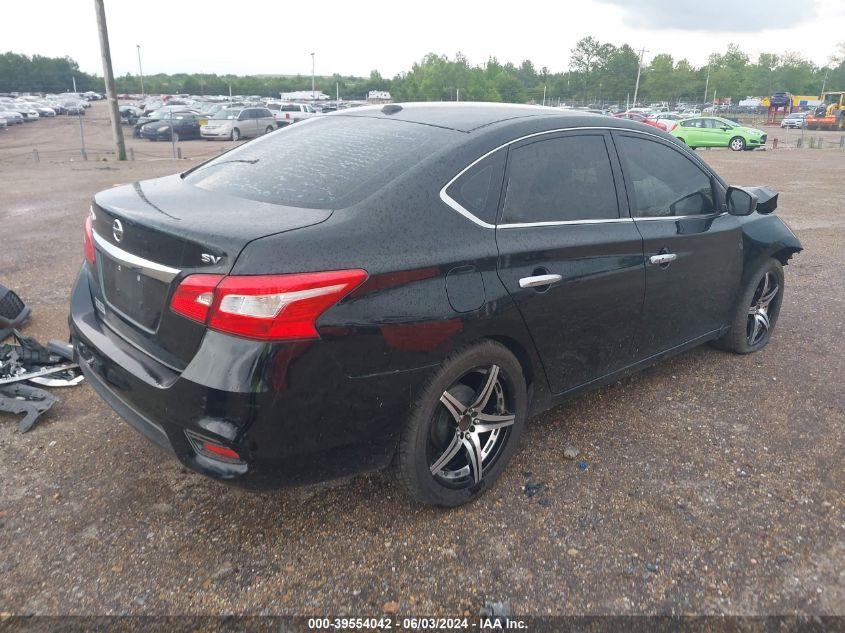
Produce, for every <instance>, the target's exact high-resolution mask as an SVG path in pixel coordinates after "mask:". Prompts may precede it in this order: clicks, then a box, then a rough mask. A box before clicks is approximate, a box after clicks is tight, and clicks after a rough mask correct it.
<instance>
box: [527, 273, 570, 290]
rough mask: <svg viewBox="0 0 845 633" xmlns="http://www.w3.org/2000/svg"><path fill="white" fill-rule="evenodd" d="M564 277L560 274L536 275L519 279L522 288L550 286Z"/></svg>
mask: <svg viewBox="0 0 845 633" xmlns="http://www.w3.org/2000/svg"><path fill="white" fill-rule="evenodd" d="M561 279H563V277H561V276H560V275H535V276H533V277H523V278H522V279H520V280H519V287H520V288H537V287H538V286H549V285H551V284H554V283H557V282H559V281H560V280H561Z"/></svg>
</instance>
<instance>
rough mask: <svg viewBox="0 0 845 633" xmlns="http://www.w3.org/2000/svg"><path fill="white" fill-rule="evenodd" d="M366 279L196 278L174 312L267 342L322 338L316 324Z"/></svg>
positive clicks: (359, 275) (337, 274)
mask: <svg viewBox="0 0 845 633" xmlns="http://www.w3.org/2000/svg"><path fill="white" fill-rule="evenodd" d="M366 278H367V271H365V270H335V271H329V272H319V273H297V274H289V275H256V276H230V277H221V276H220V275H191V276H189V277H187V278H185V280H184V281H183V282H182V283H181V284H180V285H179V288H177V290H176V292H175V293H174V295H173V300H172V301H171V306H170V307H171V309H172V310H173V311H174V312H176V313H178V314H181V315H183V316H186V317H188V318H190V319H193V320H195V321H200V322H205V323H207V325H208V327H210V328H211V329H213V330H219V331H221V332H226V333H229V334H236V335H238V336H245V337H248V338H256V339H262V340H292V339H309V338H318V337H319V335H318V333H317V319H318V318H319V317H320V315H321V314H323V313H324V312H325V311H326V310H328V309H329V308H330V307H332V306H333V305H335V304H336V303H337V302H338V301H340V300H341V299H342V298H343V297H345V296H346V295H347V294H349V293H350V292H351V291H352V290H354V289H355V288H356V287H357V286H358V285H359V284H360V283H361V282H363V281H364V279H366Z"/></svg>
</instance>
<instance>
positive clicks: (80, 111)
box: [62, 101, 85, 116]
mask: <svg viewBox="0 0 845 633" xmlns="http://www.w3.org/2000/svg"><path fill="white" fill-rule="evenodd" d="M62 107H63V108H64V110H65V114H67V115H71V114H72V115H74V116H76V115H82V116H85V105H84V103H83V102H81V101H62Z"/></svg>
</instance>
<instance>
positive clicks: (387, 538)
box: [0, 105, 845, 615]
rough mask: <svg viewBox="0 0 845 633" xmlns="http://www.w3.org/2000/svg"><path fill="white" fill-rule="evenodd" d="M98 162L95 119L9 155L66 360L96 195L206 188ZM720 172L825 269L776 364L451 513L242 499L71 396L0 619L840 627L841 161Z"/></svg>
mask: <svg viewBox="0 0 845 633" xmlns="http://www.w3.org/2000/svg"><path fill="white" fill-rule="evenodd" d="M92 110H93V112H91V113H90V114H89V116H87V117H86V120H85V124H86V127H85V134H86V141H87V143H88V144H89V147H93V148H101V150H98V151H104V150H106V149H107V148H108V144H109V131H108V127H107V125H106V122H105V119H104V118H103V113H104V108H103V107H102V105H100V106H96V107H95V108H94V109H92ZM19 127H23V126H19ZM793 134H794V132H793ZM816 135H818V133H816ZM78 140H79V126H78V122H77V121H76V119H74V118H62V119H57V120H48V121H41V122H38V123H34V124H32V125H26V126H25V128H24V129H14V130H11V131H9V132H6V133H0V191H2V195H0V221H2V231H0V281H2V282H3V283H4V284H7V285H9V286H11V287H13V288H14V289H16V290H17V291H18V292H19V293H20V294H21V295H22V296H23V297H24V298H25V299H26V300H27V302H28V303H29V305H30V306H31V307H32V309H33V319H32V321H31V322H30V323H29V325H28V326H27V327H26V332H27V333H28V334H31V335H34V336H36V337H38V338H40V339H42V340H46V339H48V338H56V337H64V336H65V335H66V332H67V326H66V312H67V298H68V294H69V291H70V287H71V284H72V281H73V278H74V276H75V274H76V271H77V269H78V267H79V264H80V261H81V260H82V221H83V218H84V216H85V213H86V212H87V209H88V204H89V200H90V198H91V196H92V194H93V193H95V192H96V191H97V190H99V189H103V188H106V187H110V186H111V185H113V184H115V183H121V182H127V181H132V180H136V179H141V178H147V177H152V176H157V175H163V174H168V173H172V172H175V171H177V170H180V169H183V168H185V167H186V166H187V165H189V164H194V163H193V162H191V161H188V160H183V161H181V162H179V161H173V160H169V159H167V158H166V157H168V156H169V155H170V149H171V148H170V145H169V144H164V143H150V142H147V141H131V142H130V145H131V146H133V147H134V148H135V150H136V158H138V159H141V158H145V159H149V158H151V157H152V156H157V157H159V159H158V160H137V161H136V162H134V163H121V164H117V163H116V162H115V161H114V160H113V157H108V156H107V155H105V154H103V155H105V156H106V157H107V158H108V160H107V161H105V162H103V161H99V162H98V161H95V160H89V161H88V162H81V161H80V160H79V158H80V156H79V154H78V147H79V145H78ZM180 145H181V147H182V151H183V155H185V156H188V157H191V158H198V157H200V156H204V155H211V154H213V153H214V152H216V151H219V149H220V148H221V147H223V146H229V145H230V144H229V143H206V142H203V141H190V142H183V143H181V144H180ZM34 147H37V148H38V149H39V150H40V155H41V162H40V163H39V164H34V163H33V162H32V159H31V151H32V149H33V148H34ZM94 153H95V154H96V152H94ZM702 155H703V156H704V157H705V158H706V159H707V160H708V161H709V162H710V163H711V164H713V165H714V166H715V167H716V168H717V169H718V170H719V172H720V173H721V174H722V175H723V176H724V177H725V178H726V179H727V180H729V181H731V182H734V183H741V184H762V183H765V184H769V185H771V186H773V187H774V188H776V189H778V190H779V191H780V192H781V197H780V205H781V206H780V209H779V210H778V213H779V214H780V215H781V217H783V218H784V219H785V220H786V221H787V222H789V224H790V225H791V226H792V227H793V229H795V231H796V233H797V234H798V236H799V237H800V238H801V240H802V242H803V244H804V246H805V248H806V250H805V252H804V253H802V254H801V255H799V256H798V257H797V258H795V259H794V260H793V262H791V263H790V264H789V266H788V267H787V268H786V279H787V291H786V298H785V302H784V306H783V310H782V312H781V316H780V321H779V323H778V327H777V331H776V335H775V337H774V339H773V341H772V343H771V344H770V345H769V346H768V347H767V348H766V349H765V350H764V351H763V352H761V353H758V354H755V355H751V356H747V357H739V356H734V355H729V354H726V353H722V352H718V351H715V350H712V349H710V348H700V349H697V350H694V351H692V352H689V353H687V354H684V355H682V356H680V357H677V358H675V359H673V360H671V361H669V362H665V363H663V364H662V365H660V366H657V367H654V368H652V369H649V370H646V371H644V372H641V373H640V374H638V375H636V376H634V377H631V378H628V379H625V380H623V381H621V382H620V383H617V384H615V385H613V386H611V387H608V388H605V389H601V390H599V391H595V392H593V393H591V394H588V395H586V396H583V397H580V398H578V399H576V400H574V401H572V402H570V403H569V404H567V405H565V406H562V407H559V408H557V409H554V410H552V411H549V412H547V413H546V414H544V415H542V416H540V417H539V418H538V419H536V420H534V421H533V423H532V424H531V425H530V426H529V429H528V431H527V433H526V436H525V441H524V444H523V446H522V449H521V451H520V452H519V453H518V455H517V456H516V458H515V460H514V463H513V464H512V465H511V466H510V467H509V469H508V470H507V471H506V473H505V474H504V476H503V477H502V478H501V480H500V481H499V483H498V484H497V485H496V487H495V488H494V489H493V490H492V491H491V492H490V493H488V494H487V495H486V496H484V497H483V498H482V499H481V500H479V501H478V502H477V503H474V504H472V505H471V506H469V507H464V508H460V509H457V510H452V511H442V510H435V509H429V508H421V507H417V506H414V505H412V504H411V503H409V502H408V501H406V500H405V498H404V497H403V496H402V495H401V494H400V491H399V490H398V489H397V488H396V487H395V486H394V485H393V483H391V482H390V481H389V479H388V478H387V477H386V476H383V475H381V474H373V475H369V476H363V477H356V478H352V479H346V480H341V481H336V482H331V483H328V484H322V485H318V486H313V487H308V488H299V489H289V490H281V491H277V492H272V493H263V494H253V493H247V492H243V491H240V490H238V489H235V488H231V487H227V486H225V485H223V484H220V483H217V482H214V481H211V480H208V479H206V478H203V477H201V476H199V475H195V474H192V473H189V472H187V471H186V470H184V469H183V468H182V467H181V466H180V465H179V464H178V463H176V462H175V461H174V460H172V459H171V458H169V457H167V456H166V455H164V454H163V453H162V452H160V451H159V450H158V449H157V448H156V447H154V446H153V445H152V444H150V443H149V442H147V441H146V440H145V439H143V438H142V437H141V436H140V435H138V434H137V433H136V432H135V431H133V430H132V429H131V428H130V427H129V426H128V425H126V424H125V423H123V422H122V421H121V420H119V419H118V417H117V416H116V415H115V414H114V413H112V412H111V410H110V409H109V408H108V407H106V406H105V405H104V404H103V403H102V402H101V401H100V400H99V398H97V397H96V396H95V395H94V393H93V391H92V390H91V389H90V388H89V387H88V386H87V385H84V384H83V385H82V386H80V387H78V388H75V389H71V390H67V391H62V392H59V393H58V395H60V396H61V397H62V402H61V403H60V404H58V405H57V406H56V407H55V408H54V409H53V411H52V412H50V414H49V415H48V416H47V417H46V418H45V419H43V420H42V421H41V422H40V423H39V424H38V425H37V426H36V427H35V428H34V429H33V430H32V431H31V432H30V433H28V434H26V435H21V434H19V433H18V432H17V430H16V424H15V420H14V419H13V418H12V416H10V415H6V414H0V455H2V460H0V543H2V545H0V551H2V555H0V577H2V578H3V581H2V583H0V612H6V613H18V614H30V613H37V614H117V613H132V614H200V613H201V614H206V613H253V614H257V613H280V614H315V615H322V614H326V613H331V614H338V613H347V614H355V615H368V614H369V615H375V614H379V613H382V610H383V609H384V608H385V604H386V603H388V602H397V603H399V610H400V613H402V614H407V613H414V614H461V613H464V612H467V613H468V614H472V615H476V614H477V613H478V610H479V608H480V607H481V606H483V605H484V603H486V602H491V601H509V602H511V603H512V605H513V609H514V611H515V612H516V613H519V614H542V613H554V614H564V613H565V614H601V613H621V614H642V613H687V614H688V613H708V614H722V613H731V614H785V613H804V614H845V468H843V464H844V463H845V450H843V446H845V389H843V385H842V376H843V374H844V373H845V317H843V315H845V292H843V287H845V216H844V215H843V209H845V151H841V150H838V149H825V150H808V149H807V150H778V151H766V152H762V151H760V152H753V153H732V152H729V151H727V150H725V151H721V150H711V151H705V152H702ZM71 158H74V159H75V160H74V161H73V162H71V160H70V159H71ZM569 444H572V445H575V446H577V447H579V448H580V449H581V450H582V451H583V454H584V455H583V460H584V461H585V462H586V463H587V464H588V468H587V469H586V470H580V469H579V468H578V466H577V464H576V462H573V461H567V460H565V459H564V457H563V447H564V446H566V445H569ZM528 482H542V483H543V484H544V485H545V487H544V488H542V489H541V491H540V492H539V493H538V494H537V495H535V496H533V497H529V496H527V495H526V494H525V492H524V487H525V485H526V483H528Z"/></svg>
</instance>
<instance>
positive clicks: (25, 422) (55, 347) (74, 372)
mask: <svg viewBox="0 0 845 633" xmlns="http://www.w3.org/2000/svg"><path fill="white" fill-rule="evenodd" d="M4 291H5V293H4ZM10 294H11V295H14V297H13V299H15V300H16V301H12V300H11V299H9V297H10ZM4 301H5V304H4V303H3V302H4ZM18 302H19V303H20V305H21V306H22V305H23V302H22V301H20V299H19V298H17V295H15V294H14V293H13V292H12V291H11V290H8V289H7V288H5V287H4V286H0V312H2V311H4V310H5V313H4V314H5V316H0V327H2V326H3V324H4V323H7V324H11V323H13V322H16V323H18V324H20V323H22V322H23V320H25V319H26V316H28V315H29V308H25V311H26V315H24V316H23V317H21V316H20V314H22V312H23V311H22V310H20V309H19V306H18ZM13 304H14V305H13ZM9 306H12V307H9ZM15 311H17V315H16V316H15V319H14V321H13V320H12V319H11V318H8V319H7V318H6V317H7V316H9V315H11V314H13V313H14V312H15ZM3 319H6V321H3ZM9 334H11V335H12V338H13V341H14V342H10V343H5V344H3V341H4V340H5V339H6V338H7V337H8V336H9ZM82 379H83V376H82V374H81V373H80V371H79V366H78V365H77V364H76V363H74V362H73V348H72V347H71V346H70V345H69V344H67V343H63V342H62V341H55V340H54V341H50V342H49V343H48V344H47V346H46V347H45V346H44V345H41V343H39V342H38V341H36V340H35V339H34V338H32V337H29V336H24V335H23V334H21V333H20V332H19V331H18V330H17V329H14V328H12V329H10V330H4V331H0V411H6V412H8V413H23V414H25V415H24V417H23V418H22V419H21V420H20V422H19V423H18V430H20V432H21V433H26V432H27V431H29V430H30V429H31V428H32V427H33V425H34V424H35V423H36V422H37V421H38V418H39V417H40V416H41V415H42V414H43V413H45V412H46V411H48V410H49V409H50V407H52V406H53V404H55V403H56V402H58V398H56V397H55V396H53V395H51V394H50V393H48V392H46V391H44V390H43V389H38V388H37V387H33V386H30V385H27V384H24V383H25V382H31V383H35V384H38V385H41V386H44V387H72V386H75V385H78V384H79V383H80V382H81V381H82Z"/></svg>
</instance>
